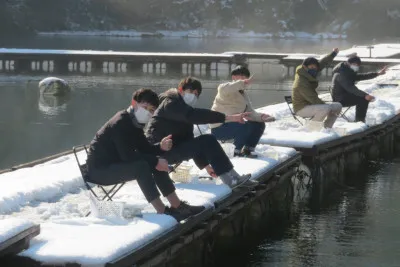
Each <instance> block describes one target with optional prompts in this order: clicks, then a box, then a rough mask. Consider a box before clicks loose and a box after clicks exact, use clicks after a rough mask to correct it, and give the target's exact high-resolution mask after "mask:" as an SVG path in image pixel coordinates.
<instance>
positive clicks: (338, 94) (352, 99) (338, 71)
mask: <svg viewBox="0 0 400 267" xmlns="http://www.w3.org/2000/svg"><path fill="white" fill-rule="evenodd" d="M360 65H361V59H360V58H359V57H358V56H357V55H352V56H350V57H349V58H348V59H347V61H346V62H342V63H339V64H338V65H337V66H336V67H335V68H334V69H333V78H332V88H333V89H332V99H333V101H335V102H339V103H341V104H342V106H343V107H352V106H356V116H355V122H358V121H362V122H365V117H366V116H367V110H368V105H369V102H373V101H374V100H375V97H374V96H372V95H370V94H368V93H366V92H364V91H362V90H360V89H358V88H357V86H356V85H355V83H356V82H357V81H362V80H369V79H373V78H375V77H377V76H379V75H383V74H385V73H386V69H387V68H386V67H385V68H383V69H382V70H380V71H379V72H369V73H359V70H360Z"/></svg>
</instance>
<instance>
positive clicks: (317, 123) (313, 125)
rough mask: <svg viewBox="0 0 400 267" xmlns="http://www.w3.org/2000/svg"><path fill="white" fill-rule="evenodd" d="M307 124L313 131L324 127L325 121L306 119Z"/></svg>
mask: <svg viewBox="0 0 400 267" xmlns="http://www.w3.org/2000/svg"><path fill="white" fill-rule="evenodd" d="M305 126H306V128H307V129H308V130H310V131H311V132H319V131H321V130H322V129H323V128H324V123H323V122H322V121H312V120H306V123H305Z"/></svg>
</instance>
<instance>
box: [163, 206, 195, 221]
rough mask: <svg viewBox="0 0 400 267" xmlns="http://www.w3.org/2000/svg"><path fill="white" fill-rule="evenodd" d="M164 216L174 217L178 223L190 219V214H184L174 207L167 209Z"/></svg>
mask: <svg viewBox="0 0 400 267" xmlns="http://www.w3.org/2000/svg"><path fill="white" fill-rule="evenodd" d="M164 214H165V215H169V216H172V217H173V218H174V219H175V220H176V221H177V222H180V221H183V220H185V219H187V218H189V217H190V214H189V213H187V212H182V211H181V210H179V209H177V208H172V207H165V210H164Z"/></svg>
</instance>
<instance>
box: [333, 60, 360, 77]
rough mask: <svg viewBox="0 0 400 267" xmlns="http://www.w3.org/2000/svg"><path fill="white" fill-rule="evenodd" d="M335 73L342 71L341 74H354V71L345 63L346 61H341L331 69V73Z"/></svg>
mask: <svg viewBox="0 0 400 267" xmlns="http://www.w3.org/2000/svg"><path fill="white" fill-rule="evenodd" d="M335 73H343V74H350V75H351V74H354V73H355V72H354V71H353V70H352V69H351V68H350V67H349V65H347V64H346V62H342V63H339V64H337V65H336V66H335V67H334V68H333V70H332V74H335Z"/></svg>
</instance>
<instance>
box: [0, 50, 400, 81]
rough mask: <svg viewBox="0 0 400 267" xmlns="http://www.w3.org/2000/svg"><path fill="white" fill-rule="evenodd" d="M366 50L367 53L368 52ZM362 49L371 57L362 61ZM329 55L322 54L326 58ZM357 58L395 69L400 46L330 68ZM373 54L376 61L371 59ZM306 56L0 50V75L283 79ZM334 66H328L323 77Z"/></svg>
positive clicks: (399, 61) (342, 58) (343, 54)
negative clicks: (258, 70)
mask: <svg viewBox="0 0 400 267" xmlns="http://www.w3.org/2000/svg"><path fill="white" fill-rule="evenodd" d="M371 47H372V48H371ZM366 50H368V51H370V54H371V57H367V52H365V51H366ZM328 52H329V51H327V53H328ZM352 53H359V54H360V56H362V57H363V66H367V67H374V68H377V67H382V66H385V65H394V64H400V46H399V45H396V44H382V45H376V46H370V47H353V48H351V49H348V50H344V51H342V52H340V53H339V55H338V57H337V58H335V60H334V64H336V63H338V62H341V61H345V60H346V59H347V58H346V56H348V55H350V54H352ZM372 55H376V56H378V57H372ZM308 56H315V57H320V56H321V55H316V54H299V53H263V52H241V51H231V52H225V53H219V54H213V53H147V52H123V51H94V50H43V49H8V48H0V72H3V73H16V74H20V73H22V74H23V73H29V74H35V73H36V74H52V73H54V74H111V75H112V74H114V75H118V74H124V73H136V74H137V73H154V74H162V75H165V74H185V75H194V74H196V75H200V76H211V75H218V73H219V72H221V71H223V73H226V74H228V73H230V71H231V69H232V67H234V66H235V65H237V64H266V63H271V62H275V63H277V64H281V65H284V66H285V67H287V69H288V74H289V75H290V74H293V73H294V68H295V67H296V66H298V65H300V64H301V62H302V61H303V59H304V58H306V57H308ZM333 67H334V66H333V65H332V66H329V67H328V68H327V70H326V75H329V74H330V73H331V69H332V68H333Z"/></svg>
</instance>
